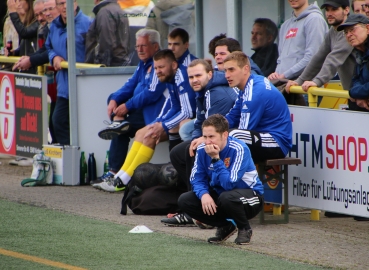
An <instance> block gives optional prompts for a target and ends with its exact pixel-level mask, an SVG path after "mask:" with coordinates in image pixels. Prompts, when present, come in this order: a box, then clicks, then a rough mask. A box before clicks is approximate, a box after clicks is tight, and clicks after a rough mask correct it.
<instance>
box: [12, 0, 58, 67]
mask: <svg viewBox="0 0 369 270" xmlns="http://www.w3.org/2000/svg"><path fill="white" fill-rule="evenodd" d="M39 5H40V6H41V5H42V14H43V15H44V16H43V17H44V20H46V22H45V24H44V27H42V28H40V29H39V33H38V37H40V38H41V39H42V40H43V42H40V40H38V42H37V44H38V45H39V46H38V47H39V49H38V50H37V51H36V52H35V53H33V54H31V55H30V56H23V57H21V59H20V60H19V61H18V62H17V63H15V65H14V67H13V70H27V69H29V68H31V67H37V66H41V65H44V64H47V63H49V56H48V52H47V49H46V47H45V44H44V42H45V41H46V39H47V36H48V34H49V27H50V24H51V22H52V21H53V20H54V19H55V18H56V17H58V16H59V15H60V13H59V11H58V9H57V8H56V3H55V0H48V1H45V2H44V1H42V0H36V1H35V3H34V7H33V9H34V10H35V14H37V15H38V7H39ZM37 19H38V20H40V19H41V18H40V17H38V18H37ZM40 24H42V22H40ZM41 43H42V44H41Z"/></svg>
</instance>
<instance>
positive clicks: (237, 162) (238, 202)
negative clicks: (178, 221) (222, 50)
mask: <svg viewBox="0 0 369 270" xmlns="http://www.w3.org/2000/svg"><path fill="white" fill-rule="evenodd" d="M202 133H203V138H204V139H205V142H204V143H202V144H200V145H199V146H198V148H197V152H196V161H195V165H194V167H193V169H192V173H191V179H190V181H191V185H192V191H189V192H186V193H184V194H182V195H181V196H180V197H179V199H178V206H179V207H180V208H181V210H183V211H185V212H186V213H188V214H189V215H190V216H191V217H193V218H194V219H196V220H199V221H200V222H203V223H205V224H209V225H212V226H215V227H217V231H216V233H215V236H214V237H210V238H209V239H208V242H209V243H220V242H223V241H225V240H227V239H228V238H229V237H230V236H232V235H233V234H234V233H235V232H236V231H237V229H238V236H237V238H236V240H235V243H236V244H239V245H246V244H249V243H250V240H251V236H252V230H251V226H250V223H249V219H251V218H253V217H255V216H256V215H257V214H258V213H259V212H260V210H261V209H262V207H263V201H264V199H263V194H264V187H263V184H262V183H261V181H260V179H259V177H258V173H257V171H256V168H255V165H254V162H253V160H252V158H251V155H250V151H249V149H248V147H247V146H246V144H245V143H243V142H242V141H240V140H238V139H236V138H233V137H231V136H228V122H227V120H226V119H225V117H224V116H222V115H220V114H214V115H212V116H209V117H208V118H207V119H206V120H205V121H204V123H203V124H202ZM228 219H233V221H234V222H235V224H236V226H235V225H234V224H233V222H231V221H229V220H228Z"/></svg>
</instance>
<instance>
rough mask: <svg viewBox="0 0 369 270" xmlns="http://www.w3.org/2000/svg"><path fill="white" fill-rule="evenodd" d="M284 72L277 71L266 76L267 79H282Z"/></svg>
mask: <svg viewBox="0 0 369 270" xmlns="http://www.w3.org/2000/svg"><path fill="white" fill-rule="evenodd" d="M284 78H285V77H284V74H279V73H277V72H274V73H272V74H270V75H269V76H268V80H278V79H284Z"/></svg>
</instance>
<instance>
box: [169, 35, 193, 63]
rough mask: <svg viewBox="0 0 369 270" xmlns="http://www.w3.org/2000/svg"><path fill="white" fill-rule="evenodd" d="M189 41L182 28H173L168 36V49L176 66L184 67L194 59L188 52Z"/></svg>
mask: <svg viewBox="0 0 369 270" xmlns="http://www.w3.org/2000/svg"><path fill="white" fill-rule="evenodd" d="M189 41H190V37H189V35H188V33H187V31H186V30H184V29H182V28H174V29H173V30H172V32H170V33H169V35H168V49H169V50H172V51H173V53H174V56H175V57H176V59H177V62H178V64H179V65H184V66H185V67H187V66H188V64H189V63H191V61H192V60H195V59H196V57H195V56H193V55H192V54H190V51H189V50H188V46H189Z"/></svg>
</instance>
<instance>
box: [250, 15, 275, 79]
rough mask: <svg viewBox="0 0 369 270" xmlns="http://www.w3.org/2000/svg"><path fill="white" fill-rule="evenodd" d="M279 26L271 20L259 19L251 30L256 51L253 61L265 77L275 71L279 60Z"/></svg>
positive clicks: (253, 47)
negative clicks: (276, 41)
mask: <svg viewBox="0 0 369 270" xmlns="http://www.w3.org/2000/svg"><path fill="white" fill-rule="evenodd" d="M277 36H278V28H277V25H276V24H275V23H274V22H273V21H272V20H270V19H267V18H257V19H255V21H254V25H253V26H252V30H251V46H252V49H253V50H254V51H255V53H254V54H253V55H251V59H252V60H253V61H254V62H255V63H256V64H257V65H258V66H259V68H260V69H261V71H262V72H263V74H264V76H265V77H268V76H269V74H271V73H272V72H274V71H275V68H276V66H277V59H278V45H277V44H275V43H274V41H275V39H276V38H277Z"/></svg>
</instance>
